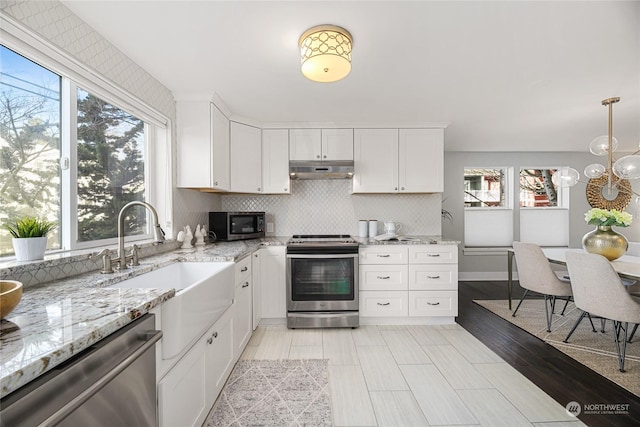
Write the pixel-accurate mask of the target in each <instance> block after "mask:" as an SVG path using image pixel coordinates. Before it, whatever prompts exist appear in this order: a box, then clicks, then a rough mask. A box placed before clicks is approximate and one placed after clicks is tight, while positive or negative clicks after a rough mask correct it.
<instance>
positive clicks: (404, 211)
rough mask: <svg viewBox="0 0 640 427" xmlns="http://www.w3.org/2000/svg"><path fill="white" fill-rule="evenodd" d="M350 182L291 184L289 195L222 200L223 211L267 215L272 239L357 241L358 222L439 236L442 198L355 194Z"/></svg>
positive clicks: (332, 181) (318, 181)
mask: <svg viewBox="0 0 640 427" xmlns="http://www.w3.org/2000/svg"><path fill="white" fill-rule="evenodd" d="M351 184H352V182H351V181H350V180H346V179H345V180H342V179H338V180H310V181H291V194H289V195H255V196H249V195H223V196H221V199H222V209H223V210H229V211H243V210H248V211H265V212H266V213H267V222H273V223H274V226H275V229H274V232H273V233H268V234H269V235H277V236H289V235H292V234H351V235H354V236H357V235H358V220H361V219H376V220H378V221H379V223H378V231H379V233H382V230H383V228H382V224H381V222H382V221H395V222H399V223H401V224H403V228H402V230H401V231H400V234H418V235H440V230H441V223H442V222H441V218H440V206H441V198H442V196H441V194H366V195H365V194H351Z"/></svg>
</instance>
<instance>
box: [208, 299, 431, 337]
mask: <svg viewBox="0 0 640 427" xmlns="http://www.w3.org/2000/svg"><path fill="white" fill-rule="evenodd" d="M438 304H440V303H438ZM212 336H213V337H214V338H218V332H214V333H213V335H212Z"/></svg>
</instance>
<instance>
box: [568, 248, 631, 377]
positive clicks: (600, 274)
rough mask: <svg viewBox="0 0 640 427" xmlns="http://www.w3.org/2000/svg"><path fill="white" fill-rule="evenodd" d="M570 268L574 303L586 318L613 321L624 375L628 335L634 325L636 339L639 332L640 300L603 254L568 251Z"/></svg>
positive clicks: (619, 359) (620, 364) (615, 339)
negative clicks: (595, 317)
mask: <svg viewBox="0 0 640 427" xmlns="http://www.w3.org/2000/svg"><path fill="white" fill-rule="evenodd" d="M567 267H568V269H569V275H570V276H571V288H572V289H573V300H574V302H575V304H576V307H577V308H578V309H580V310H582V311H583V314H582V316H584V313H585V312H586V313H590V314H591V315H594V316H599V317H601V318H603V319H610V320H612V321H613V329H614V333H613V335H614V341H615V344H616V352H617V353H618V363H619V366H620V372H624V360H625V354H626V350H627V337H628V334H627V332H628V331H629V325H631V326H632V327H633V328H634V330H633V332H632V333H631V336H633V333H635V329H637V326H636V327H634V325H637V324H639V323H640V298H637V297H634V296H632V295H631V294H629V292H628V291H627V289H626V288H625V286H624V285H623V283H622V280H620V277H619V276H618V273H616V271H615V269H614V268H613V267H612V266H611V263H610V262H609V261H608V260H607V259H606V258H605V257H603V256H602V255H596V254H588V253H579V252H567ZM577 323H579V322H577ZM577 323H576V325H574V329H573V330H575V328H576V326H577ZM573 330H572V332H573ZM570 334H571V333H570ZM629 339H631V338H629Z"/></svg>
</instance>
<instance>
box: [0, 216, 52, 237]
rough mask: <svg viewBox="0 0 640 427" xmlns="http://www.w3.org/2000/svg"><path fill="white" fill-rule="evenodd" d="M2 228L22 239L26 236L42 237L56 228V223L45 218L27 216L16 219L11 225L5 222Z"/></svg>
mask: <svg viewBox="0 0 640 427" xmlns="http://www.w3.org/2000/svg"><path fill="white" fill-rule="evenodd" d="M4 228H6V229H7V230H8V231H9V233H10V234H11V235H12V236H13V237H15V238H16V239H24V238H27V237H44V236H46V235H47V234H48V233H49V232H50V231H51V230H53V229H54V228H56V224H55V223H53V222H49V221H47V220H45V219H39V218H36V217H33V216H27V217H24V218H22V219H19V220H17V221H16V223H15V224H14V225H13V226H12V225H9V224H5V226H4Z"/></svg>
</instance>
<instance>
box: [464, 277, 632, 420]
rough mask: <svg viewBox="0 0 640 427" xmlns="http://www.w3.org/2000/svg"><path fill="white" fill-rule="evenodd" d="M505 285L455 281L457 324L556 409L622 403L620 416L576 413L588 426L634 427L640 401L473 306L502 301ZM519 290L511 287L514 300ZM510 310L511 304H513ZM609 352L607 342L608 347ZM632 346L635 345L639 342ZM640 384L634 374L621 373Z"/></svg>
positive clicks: (554, 350)
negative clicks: (557, 405) (542, 393)
mask: <svg viewBox="0 0 640 427" xmlns="http://www.w3.org/2000/svg"><path fill="white" fill-rule="evenodd" d="M506 289H507V283H506V281H505V282H488V281H486V282H460V283H459V316H458V317H457V319H456V320H457V322H458V323H459V324H460V325H461V326H462V327H463V328H465V329H466V330H467V331H469V332H470V333H471V334H473V335H474V336H475V337H476V338H478V339H479V340H480V341H482V342H483V343H484V344H485V345H486V346H487V347H489V348H490V349H491V350H493V351H494V352H496V353H497V354H498V355H499V356H500V357H502V358H503V359H504V360H505V361H506V362H507V363H509V364H510V365H512V366H513V367H514V368H515V369H517V370H518V371H519V372H521V373H522V374H523V375H525V376H526V377H527V378H529V380H531V381H532V382H533V383H534V384H536V385H537V386H538V387H540V388H541V389H542V390H544V391H545V392H546V393H547V394H549V395H550V396H551V397H552V398H554V399H555V400H556V401H557V402H559V403H560V404H561V405H563V406H565V405H566V404H567V403H569V402H578V403H580V404H581V405H582V408H583V409H584V405H591V404H596V405H599V404H628V405H629V411H628V414H626V415H620V414H611V415H593V414H586V415H585V414H584V413H583V414H581V415H580V416H579V417H578V418H579V419H580V420H581V421H582V422H584V423H585V424H587V425H589V426H594V427H600V426H615V427H622V426H640V397H638V396H636V395H634V394H633V393H630V392H628V391H627V390H625V389H624V388H622V387H620V386H618V385H616V384H615V383H613V382H611V381H609V380H608V379H606V378H605V377H603V376H602V375H600V374H598V373H596V372H594V371H592V370H591V369H589V368H587V367H586V366H584V365H582V364H580V363H579V362H577V361H575V360H574V359H572V358H571V357H569V356H567V355H565V354H564V353H562V352H561V351H559V350H557V349H555V348H554V347H552V346H550V345H548V344H546V343H545V342H544V341H542V340H540V339H538V338H536V337H534V336H533V335H531V334H529V333H528V332H525V331H524V330H522V329H520V328H518V327H517V326H515V325H512V324H511V323H509V322H507V321H506V320H504V319H502V318H500V317H499V316H497V315H495V314H493V313H491V312H490V311H488V310H486V309H484V308H482V307H481V306H479V305H478V304H475V303H474V302H473V300H474V299H507V291H506ZM521 294H522V288H520V287H519V286H517V284H516V285H515V286H514V297H513V298H514V301H515V303H516V304H517V301H518V300H519V299H520V296H521ZM514 308H515V305H514ZM611 345H612V348H613V345H614V344H613V341H612V343H611ZM632 345H640V341H638V342H635V340H634V343H633V344H632ZM627 373H628V374H629V375H634V376H635V378H637V380H638V381H640V373H638V372H627Z"/></svg>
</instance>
